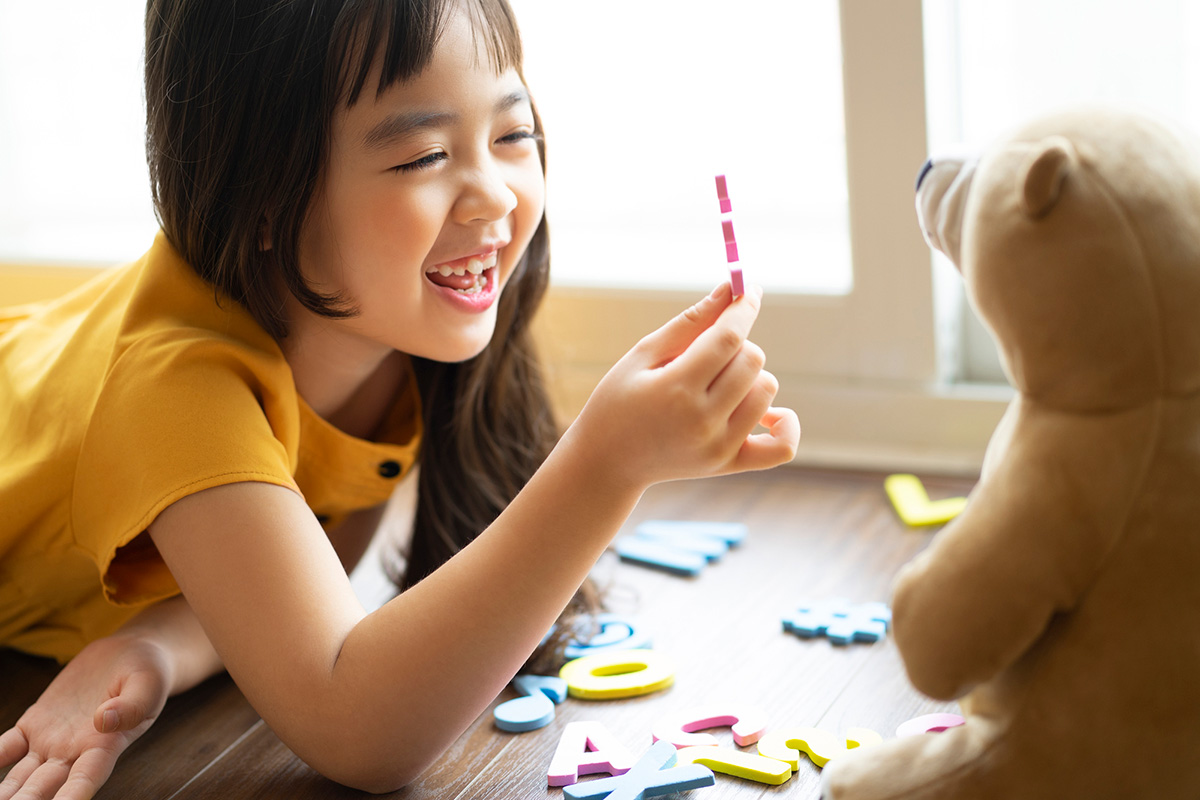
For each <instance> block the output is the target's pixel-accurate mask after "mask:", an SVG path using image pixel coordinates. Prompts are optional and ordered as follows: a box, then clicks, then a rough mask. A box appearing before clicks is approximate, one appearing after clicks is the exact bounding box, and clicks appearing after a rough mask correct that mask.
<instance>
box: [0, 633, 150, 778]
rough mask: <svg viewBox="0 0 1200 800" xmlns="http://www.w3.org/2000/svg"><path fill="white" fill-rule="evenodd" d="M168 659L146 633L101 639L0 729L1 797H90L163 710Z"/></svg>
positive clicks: (87, 648)
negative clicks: (10, 724)
mask: <svg viewBox="0 0 1200 800" xmlns="http://www.w3.org/2000/svg"><path fill="white" fill-rule="evenodd" d="M170 686H171V673H170V664H169V661H168V658H167V656H166V654H165V652H164V651H163V649H162V648H161V647H159V646H158V645H156V644H153V643H151V642H149V641H147V640H145V639H142V638H138V637H130V636H121V635H117V636H110V637H108V638H105V639H97V640H96V641H94V642H92V643H91V644H89V645H88V646H87V647H85V648H84V649H83V650H81V651H80V652H79V655H77V656H75V658H74V659H72V660H71V661H70V662H69V663H68V664H67V665H66V666H65V667H63V669H62V671H61V672H59V673H58V676H57V677H55V679H54V680H53V681H52V682H51V683H50V685H49V686H47V687H46V690H45V691H44V692H42V696H41V697H39V698H38V700H37V702H36V703H34V704H33V705H32V706H31V707H30V708H29V710H28V711H26V712H25V713H24V714H23V715H22V716H21V718H20V719H19V720H17V724H16V725H15V726H14V727H13V728H11V729H10V730H8V731H5V732H4V734H3V735H0V769H3V768H4V767H7V766H9V765H13V767H12V769H11V770H10V771H9V773H8V776H7V777H6V778H5V779H4V780H3V781H2V782H0V800H12V799H13V798H20V800H50V798H54V800H88V798H90V797H92V796H93V795H95V794H96V792H97V791H98V790H99V789H100V786H101V785H103V783H104V782H105V781H106V780H108V776H109V775H110V774H112V770H113V765H114V764H116V762H117V758H118V757H119V756H120V755H121V753H123V752H124V751H125V749H126V748H127V747H129V745H130V744H132V743H133V742H134V740H136V739H137V738H138V737H139V736H141V735H142V734H143V733H144V732H145V731H146V729H147V728H149V727H150V725H151V723H153V722H154V720H155V719H156V718H157V717H158V715H159V713H160V712H161V711H162V708H163V705H164V704H165V703H166V701H167V695H168V692H169V689H170Z"/></svg>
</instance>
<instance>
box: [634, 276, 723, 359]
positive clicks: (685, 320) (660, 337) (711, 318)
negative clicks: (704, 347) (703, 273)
mask: <svg viewBox="0 0 1200 800" xmlns="http://www.w3.org/2000/svg"><path fill="white" fill-rule="evenodd" d="M731 299H732V296H731V294H730V289H729V284H728V283H722V284H721V285H720V286H718V287H717V288H715V289H713V290H712V291H711V292H709V294H708V297H705V298H704V299H703V300H701V301H700V302H698V303H696V304H695V305H694V306H691V307H690V308H688V309H687V310H686V311H684V312H682V313H681V314H679V315H677V316H676V317H675V318H674V319H672V320H671V321H670V322H668V323H667V324H666V325H663V326H662V327H661V328H659V329H658V330H656V331H654V332H653V333H651V334H649V335H648V336H646V337H645V338H643V339H642V340H641V341H640V342H638V345H637V349H640V350H643V351H644V352H645V353H646V354H647V355H648V356H649V359H650V362H651V366H654V367H660V366H662V365H664V364H667V363H670V362H671V361H673V360H674V359H676V358H678V357H679V355H680V354H681V353H683V352H684V351H685V350H687V349H688V347H689V346H691V344H692V342H694V341H695V340H696V337H697V336H699V335H700V334H702V333H703V332H704V331H706V330H708V329H709V327H711V326H712V324H713V323H714V322H716V321H717V318H718V317H720V316H721V312H722V311H723V310H724V309H725V308H726V307H727V306H728V305H729V301H730V300H731Z"/></svg>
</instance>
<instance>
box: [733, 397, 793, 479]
mask: <svg viewBox="0 0 1200 800" xmlns="http://www.w3.org/2000/svg"><path fill="white" fill-rule="evenodd" d="M762 425H763V427H765V428H767V432H766V433H756V434H751V435H750V436H747V437H746V441H745V442H743V443H742V447H741V449H740V450H739V451H738V454H737V458H736V459H734V463H733V466H734V469H735V470H738V471H743V470H756V469H770V468H771V467H777V466H779V465H780V464H786V463H787V462H789V461H791V460H792V459H793V458H794V457H795V456H796V448H797V447H798V446H799V445H800V418H799V417H797V416H796V412H795V411H792V410H791V409H790V408H775V407H772V408H768V409H767V413H766V414H764V415H763V418H762Z"/></svg>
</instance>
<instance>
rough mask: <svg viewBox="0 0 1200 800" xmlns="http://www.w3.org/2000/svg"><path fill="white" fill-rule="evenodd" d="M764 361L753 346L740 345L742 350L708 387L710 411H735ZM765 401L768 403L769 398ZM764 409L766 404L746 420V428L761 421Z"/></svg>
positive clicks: (760, 353) (765, 358)
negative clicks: (714, 409) (747, 425)
mask: <svg viewBox="0 0 1200 800" xmlns="http://www.w3.org/2000/svg"><path fill="white" fill-rule="evenodd" d="M766 361H767V355H766V353H764V352H763V351H762V348H761V347H759V346H758V345H756V344H755V343H754V342H742V347H741V349H740V350H739V351H738V353H737V355H735V356H734V357H733V359H731V360H730V362H729V363H728V364H726V365H725V369H723V370H721V373H720V374H719V375H717V377H716V378H714V379H713V382H712V383H710V384H709V385H708V398H709V400H710V401H711V402H712V403H713V406H714V408H716V409H718V410H720V411H724V412H726V413H732V411H733V409H735V408H737V407H738V406H739V405H740V404H741V403H742V401H743V399H744V398H745V397H746V395H747V393H748V392H750V391H751V389H752V387H753V386H754V383H755V381H757V380H758V378H759V376H760V375H763V374H764V373H763V365H764V364H765V363H766ZM767 400H768V401H769V400H770V398H767ZM768 405H770V402H767V403H764V404H763V406H762V408H760V409H758V414H757V415H755V416H754V417H753V419H751V420H750V423H751V424H750V428H753V427H754V424H756V423H757V422H758V420H759V419H760V418H761V417H762V413H763V412H764V411H766V410H767V406H768ZM750 428H747V430H750Z"/></svg>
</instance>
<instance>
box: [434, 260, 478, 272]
mask: <svg viewBox="0 0 1200 800" xmlns="http://www.w3.org/2000/svg"><path fill="white" fill-rule="evenodd" d="M487 268H488V265H487V264H485V263H484V261H483V259H482V258H468V259H467V265H466V266H465V267H449V266H446V265H445V264H443V265H442V266H440V267H430V268H429V269H427V270H426V272H440V273H441V274H442V275H466V274H467V273H468V272H469V273H471V274H472V275H482V274H483V271H484V270H485V269H487Z"/></svg>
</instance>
